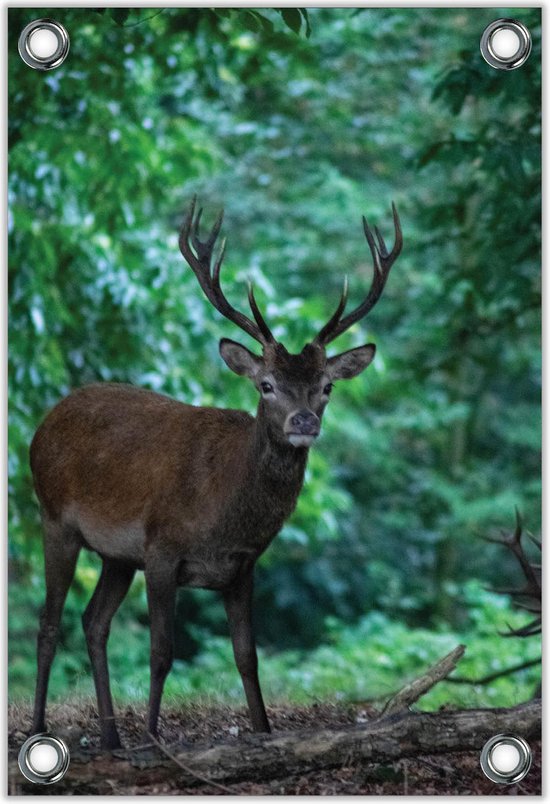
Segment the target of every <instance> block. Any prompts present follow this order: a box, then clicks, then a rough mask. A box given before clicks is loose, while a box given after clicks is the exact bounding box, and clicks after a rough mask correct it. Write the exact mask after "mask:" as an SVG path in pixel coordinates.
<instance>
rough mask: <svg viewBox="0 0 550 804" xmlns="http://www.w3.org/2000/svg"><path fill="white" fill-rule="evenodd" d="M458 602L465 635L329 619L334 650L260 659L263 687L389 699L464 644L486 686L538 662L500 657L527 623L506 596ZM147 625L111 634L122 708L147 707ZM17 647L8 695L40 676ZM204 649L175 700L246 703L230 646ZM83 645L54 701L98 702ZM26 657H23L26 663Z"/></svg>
mask: <svg viewBox="0 0 550 804" xmlns="http://www.w3.org/2000/svg"><path fill="white" fill-rule="evenodd" d="M459 597H460V600H457V601H456V602H457V603H459V604H460V605H462V606H464V607H466V608H467V612H468V619H467V621H466V622H465V623H464V627H463V628H462V629H460V630H457V631H451V630H449V628H448V627H446V626H444V625H442V626H441V627H439V628H436V629H430V630H428V629H427V628H410V627H408V626H407V625H405V624H404V623H403V622H400V621H397V620H392V619H390V618H389V617H387V616H386V615H385V614H383V613H382V612H379V611H373V612H370V613H369V614H366V615H364V616H362V617H361V618H360V619H359V620H358V621H357V622H356V623H355V624H353V625H345V624H344V623H342V621H341V620H338V619H336V618H334V617H329V618H327V622H326V642H325V643H324V644H321V645H320V646H317V647H316V648H315V649H313V650H311V651H304V650H298V649H295V650H288V651H283V652H279V653H272V652H268V651H263V652H261V654H260V666H261V677H262V684H263V687H264V691H265V694H266V696H267V699H268V700H269V701H270V702H272V703H276V702H277V701H290V702H295V703H306V704H307V703H313V702H314V701H316V700H325V699H332V700H339V701H363V700H373V699H376V700H384V699H386V698H388V697H390V695H391V694H392V693H394V692H396V691H397V689H399V688H400V687H401V686H403V685H404V684H406V683H407V682H408V681H410V680H412V679H413V678H415V677H417V676H419V675H421V673H422V672H423V671H424V670H426V669H427V668H428V667H429V666H430V665H431V664H433V663H435V662H436V661H437V660H438V659H440V658H441V657H442V656H443V655H445V653H447V652H449V651H450V650H452V649H453V648H454V647H456V645H458V644H460V643H464V644H466V646H467V650H466V655H465V658H464V659H463V660H462V661H461V663H460V667H459V672H458V673H457V675H460V676H461V677H466V678H469V679H480V678H483V677H484V676H485V675H488V674H489V673H497V672H499V671H501V670H505V669H507V668H509V667H512V666H514V665H516V664H521V663H523V662H525V661H528V660H530V659H537V658H539V656H540V646H539V645H537V644H536V641H534V640H532V641H530V642H529V643H528V644H527V643H526V642H525V641H522V640H520V639H511V640H509V641H508V642H507V644H506V651H503V650H502V637H501V636H499V634H498V631H506V630H507V628H508V626H509V625H510V626H514V625H519V624H520V623H521V621H522V615H521V614H518V613H517V612H516V611H513V610H512V609H511V607H510V603H509V602H508V601H507V600H506V599H505V598H503V597H502V596H500V595H495V594H491V593H488V592H486V591H484V590H483V589H482V587H481V586H480V585H479V584H478V583H476V582H474V581H470V582H468V583H467V584H466V585H465V587H464V589H463V592H462V593H461V594H460V596H459ZM140 631H141V629H140V628H139V625H138V624H137V623H136V622H135V621H133V620H132V619H130V618H129V617H127V616H126V617H124V621H123V623H121V622H118V623H117V624H116V625H115V627H114V629H113V636H112V639H111V642H110V664H111V669H112V673H111V674H112V678H113V690H114V692H115V695H116V697H117V698H118V699H119V700H120V701H129V700H136V701H140V702H142V701H144V700H145V699H146V697H147V666H148V660H149V657H148V653H147V640H144V639H143V634H142V633H140ZM21 636H22V631H18V633H17V637H18V638H17V639H15V634H14V635H13V637H14V638H12V640H11V646H12V649H13V650H14V654H13V655H12V656H11V657H10V694H11V696H13V697H14V698H17V697H19V696H20V695H25V694H27V695H28V691H29V688H30V684H31V682H32V675H31V673H30V672H29V664H28V661H27V659H26V654H27V653H28V648H27V646H28V645H29V643H28V641H27V640H26V639H21ZM196 637H197V641H198V642H200V643H201V644H202V646H203V647H202V650H201V652H200V653H199V655H198V656H196V657H195V658H194V659H193V660H192V661H191V662H183V661H178V662H176V664H175V666H174V670H173V672H172V673H171V674H170V676H169V677H168V680H167V685H166V695H167V700H170V698H173V699H175V701H180V700H182V699H185V700H189V701H193V700H200V699H205V698H208V699H209V700H215V701H220V702H223V703H231V704H234V705H242V703H243V692H242V685H241V681H240V678H239V675H238V672H237V669H236V667H235V662H234V660H233V656H232V652H231V646H230V641H229V639H228V638H222V637H212V636H211V635H210V634H209V633H208V631H205V630H204V629H202V630H201V629H198V631H197V633H196ZM83 650H84V645H83V637H82V636H81V635H79V634H75V633H68V632H67V633H65V635H64V648H62V649H61V650H60V653H59V656H58V659H57V661H56V663H55V665H54V673H53V678H52V694H53V697H54V698H55V697H60V696H61V697H62V696H64V695H65V694H66V690H67V688H68V687H69V688H70V689H72V690H73V691H74V692H75V693H77V694H79V695H91V694H93V684H92V680H91V677H90V674H89V673H88V672H87V670H86V668H85V664H86V662H85V660H83V657H82V656H81V653H82V651H83ZM24 654H25V655H24ZM539 679H540V668H539V667H536V666H535V667H532V668H529V669H527V670H524V671H521V672H519V673H516V674H514V675H512V676H503V677H501V678H499V679H497V680H495V681H493V682H491V683H489V684H485V685H483V684H479V685H473V686H470V685H456V684H451V683H449V682H442V683H441V684H439V685H437V686H436V687H435V688H434V689H433V690H431V691H430V692H429V693H428V694H427V695H426V696H425V697H424V698H422V702H421V707H422V708H423V709H426V710H433V709H437V708H438V707H439V706H442V705H444V704H450V705H453V704H455V705H457V706H484V705H491V706H512V705H515V704H517V703H520V702H521V701H523V700H526V699H528V698H529V697H530V696H531V695H532V694H533V691H534V689H535V687H536V685H537V683H538V680H539Z"/></svg>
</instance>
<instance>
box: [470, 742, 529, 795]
mask: <svg viewBox="0 0 550 804" xmlns="http://www.w3.org/2000/svg"><path fill="white" fill-rule="evenodd" d="M532 761H533V755H532V754H531V749H530V748H529V745H528V744H527V743H526V742H525V740H524V739H523V737H515V736H514V735H513V734H497V735H496V736H495V737H491V739H490V740H487V742H486V743H485V745H484V746H483V748H482V750H481V757H480V764H481V769H482V771H483V773H484V774H485V776H487V778H489V779H490V780H491V781H492V782H496V783H497V784H513V783H514V782H519V781H521V780H522V779H523V778H524V776H527V774H528V773H529V769H530V768H531V762H532Z"/></svg>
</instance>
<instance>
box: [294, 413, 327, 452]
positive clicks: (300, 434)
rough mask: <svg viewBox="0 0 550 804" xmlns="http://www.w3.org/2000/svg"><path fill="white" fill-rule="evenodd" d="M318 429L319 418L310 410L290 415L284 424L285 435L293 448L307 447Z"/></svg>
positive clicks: (317, 433)
mask: <svg viewBox="0 0 550 804" xmlns="http://www.w3.org/2000/svg"><path fill="white" fill-rule="evenodd" d="M320 429H321V422H320V421H319V417H318V416H316V415H315V413H313V411H311V410H305V409H304V410H298V411H296V412H294V413H291V414H290V415H289V416H288V418H287V420H286V422H285V435H286V436H287V438H288V440H289V441H290V443H291V444H292V445H293V446H294V447H309V446H310V445H311V444H312V443H313V441H314V439H315V438H317V436H318V435H319V431H320Z"/></svg>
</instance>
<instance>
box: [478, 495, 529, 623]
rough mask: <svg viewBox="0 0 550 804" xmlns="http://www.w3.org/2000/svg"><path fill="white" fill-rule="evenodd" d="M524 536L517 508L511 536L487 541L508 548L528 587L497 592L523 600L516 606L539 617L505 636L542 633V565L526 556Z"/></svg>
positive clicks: (486, 538) (488, 537)
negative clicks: (514, 525)
mask: <svg viewBox="0 0 550 804" xmlns="http://www.w3.org/2000/svg"><path fill="white" fill-rule="evenodd" d="M522 536H523V522H522V519H521V515H520V513H519V511H518V510H517V508H516V528H515V530H514V533H513V534H512V535H511V536H506V535H505V534H503V538H502V539H495V538H491V537H490V536H486V537H485V540H486V541H488V542H492V543H493V544H502V545H504V547H507V548H508V549H509V550H510V551H511V552H512V553H513V554H514V556H515V557H516V559H517V560H518V563H519V565H520V567H521V569H522V571H523V574H524V576H525V580H526V585H525V586H524V587H523V588H522V589H509V588H506V589H495V590H494V591H495V592H501V593H502V594H508V595H511V596H512V597H513V598H518V597H519V598H521V599H522V601H523V602H518V601H517V600H515V604H516V606H518V607H519V608H522V609H525V610H526V611H528V612H530V613H532V614H535V615H537V616H536V617H535V619H534V620H532V621H531V622H529V623H527V625H524V626H523V627H521V628H515V629H514V628H510V631H509V632H508V633H507V634H503V636H531V635H533V634H539V633H540V631H541V603H542V590H541V584H540V571H541V568H540V564H533V563H532V562H531V561H529V559H528V557H527V556H526V554H525V550H524V549H523V545H522V543H521V539H522ZM527 536H528V537H529V538H530V539H531V541H532V542H533V543H534V544H535V545H536V546H537V547H538V548H539V550H540V549H541V543H540V541H539V540H538V539H535V537H534V536H532V535H531V534H530V533H527Z"/></svg>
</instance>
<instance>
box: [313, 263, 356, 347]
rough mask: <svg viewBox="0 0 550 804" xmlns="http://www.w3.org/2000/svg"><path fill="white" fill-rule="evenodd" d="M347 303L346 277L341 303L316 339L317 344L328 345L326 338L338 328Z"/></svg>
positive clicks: (345, 278) (346, 278)
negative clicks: (337, 325)
mask: <svg viewBox="0 0 550 804" xmlns="http://www.w3.org/2000/svg"><path fill="white" fill-rule="evenodd" d="M347 302H348V277H347V275H346V276H345V277H344V287H343V288H342V295H341V296H340V301H339V302H338V307H337V308H336V310H335V311H334V313H333V314H332V315H331V317H330V318H329V320H328V321H327V323H326V324H325V326H324V327H323V328H322V330H321V331H320V332H319V334H318V335H317V337H316V338H315V341H314V342H315V343H320V344H324V343H328V341H326V340H325V338H326V336H327V334H330V332H331V331H332V329H333V327H335V326H336V324H337V323H338V321H340V318H341V317H342V313H343V312H344V310H345V309H346V304H347Z"/></svg>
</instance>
